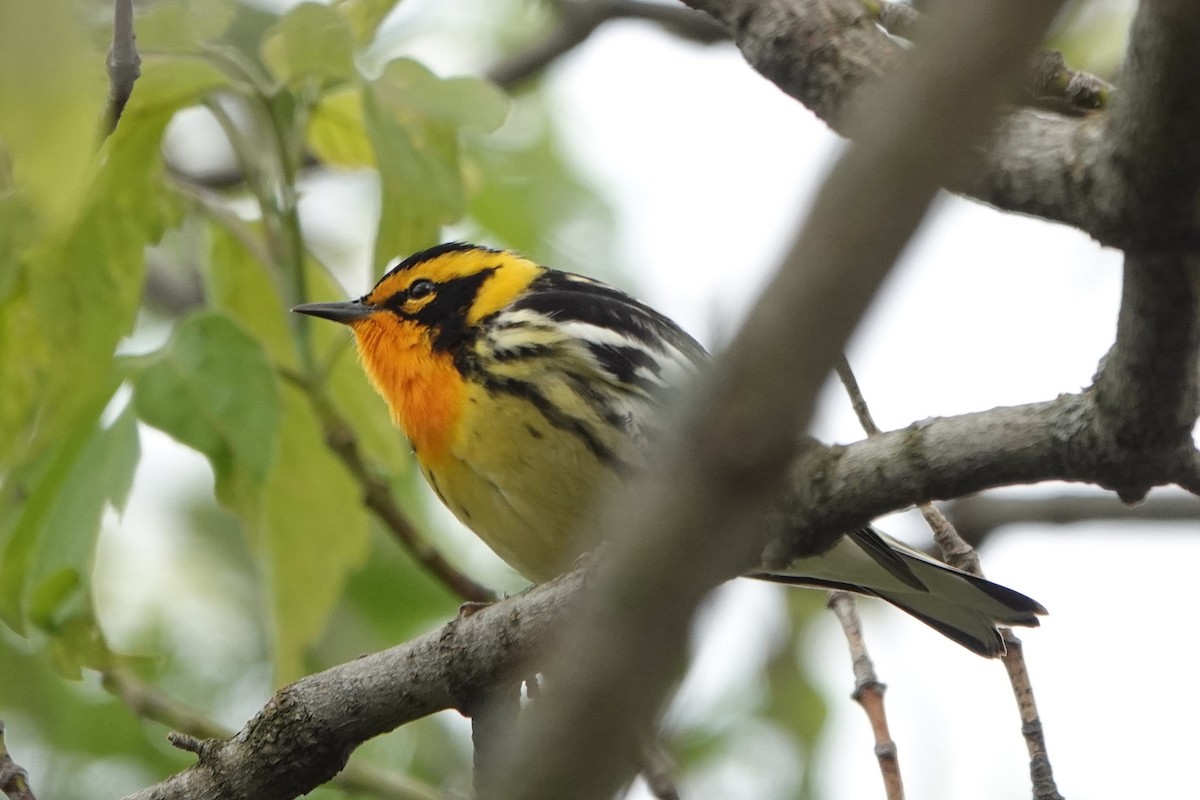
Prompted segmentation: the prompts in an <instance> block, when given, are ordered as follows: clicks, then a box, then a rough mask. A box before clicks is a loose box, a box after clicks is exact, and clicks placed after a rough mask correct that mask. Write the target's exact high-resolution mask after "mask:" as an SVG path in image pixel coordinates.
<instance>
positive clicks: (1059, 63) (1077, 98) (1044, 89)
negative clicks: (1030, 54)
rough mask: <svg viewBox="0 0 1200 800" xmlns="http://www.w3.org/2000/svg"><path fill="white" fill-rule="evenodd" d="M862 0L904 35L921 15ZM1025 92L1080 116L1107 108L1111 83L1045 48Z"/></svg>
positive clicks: (1036, 101) (1040, 103)
mask: <svg viewBox="0 0 1200 800" xmlns="http://www.w3.org/2000/svg"><path fill="white" fill-rule="evenodd" d="M863 4H864V5H865V6H866V7H867V10H868V11H869V12H870V14H871V15H872V16H873V17H874V19H875V21H876V22H878V23H879V25H880V27H882V28H883V29H884V30H885V31H887V32H888V33H890V34H891V35H892V36H899V37H902V38H907V37H908V36H909V35H910V34H911V33H912V29H913V26H914V25H915V24H916V23H917V21H918V20H919V19H920V18H921V12H919V11H917V9H915V8H913V7H912V6H911V5H909V4H908V3H897V2H888V0H863ZM1025 88H1026V94H1027V95H1028V98H1029V100H1030V102H1031V103H1032V104H1033V105H1034V106H1037V107H1038V108H1045V109H1049V110H1052V111H1057V112H1059V113H1060V114H1070V115H1074V116H1080V115H1083V114H1087V113H1091V112H1093V111H1099V110H1100V109H1103V108H1107V107H1108V104H1109V102H1110V100H1111V99H1112V93H1113V90H1114V88H1115V87H1114V86H1113V85H1112V84H1111V83H1109V82H1108V81H1106V80H1104V79H1103V78H1100V77H1097V76H1095V75H1092V74H1090V73H1087V72H1080V71H1078V70H1074V69H1071V68H1070V67H1068V66H1067V64H1066V61H1065V60H1064V59H1063V57H1062V53H1059V52H1058V51H1056V50H1045V51H1042V52H1040V53H1038V54H1037V55H1036V56H1034V58H1033V61H1032V62H1031V63H1030V70H1029V81H1028V82H1027V84H1026V87H1025Z"/></svg>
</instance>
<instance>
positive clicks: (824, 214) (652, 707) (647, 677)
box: [488, 0, 1057, 800]
mask: <svg viewBox="0 0 1200 800" xmlns="http://www.w3.org/2000/svg"><path fill="white" fill-rule="evenodd" d="M781 5H782V4H781V3H764V4H763V7H766V6H770V7H771V8H773V9H775V10H777V11H778V10H781ZM968 6H969V7H968ZM1056 8H1057V5H1056V4H1054V3H1044V2H1033V0H1029V1H1028V2H1021V3H1017V4H1016V5H1014V3H1013V2H1012V0H1004V1H1003V2H999V0H995V1H994V2H981V3H971V4H961V3H960V4H950V5H943V6H941V10H942V12H943V13H942V14H941V15H940V16H938V17H935V25H936V27H935V30H934V31H933V32H932V33H933V35H932V36H931V40H930V41H929V43H928V44H927V45H926V46H925V47H923V48H919V49H917V50H916V51H915V52H914V53H913V57H912V60H911V63H910V64H909V65H908V66H909V69H908V70H907V71H906V72H905V73H904V74H903V76H902V77H901V79H900V80H899V81H898V82H897V83H896V84H895V85H893V86H891V87H889V91H887V92H880V93H879V94H878V95H876V96H873V97H872V98H870V99H871V100H873V101H874V104H875V107H874V108H873V109H872V110H873V111H874V112H876V113H874V114H872V115H871V116H870V117H868V116H866V115H865V109H867V108H868V106H866V105H859V107H858V110H857V116H855V117H852V118H851V120H850V122H849V124H850V126H851V129H852V130H854V131H855V132H857V133H858V134H859V137H858V138H857V139H856V141H855V145H854V146H853V147H851V149H850V150H849V151H848V152H847V153H846V155H845V156H844V157H843V159H842V160H841V161H840V162H839V163H838V164H837V166H836V167H835V168H834V170H833V173H832V174H831V176H830V178H829V180H828V182H827V183H826V185H825V187H824V189H823V191H822V193H821V196H820V197H819V198H818V200H817V202H816V204H815V206H814V209H813V212H812V214H811V216H810V217H809V219H808V220H807V221H806V224H805V226H804V228H803V230H802V232H801V234H800V236H799V237H798V239H797V242H796V244H795V246H794V247H793V249H792V251H791V252H790V253H789V254H788V256H787V258H786V259H785V263H784V265H783V267H782V268H781V269H780V271H779V273H778V274H777V276H776V277H775V279H774V281H773V282H772V284H771V285H770V287H769V288H768V290H767V292H766V293H765V294H764V295H763V299H762V300H761V301H760V302H759V304H758V305H757V307H756V308H755V310H754V311H753V312H752V313H751V316H750V318H749V320H748V321H747V323H746V325H745V327H744V328H743V329H742V331H741V332H740V333H739V335H738V336H737V338H736V339H735V340H734V342H733V344H732V345H731V346H730V348H729V350H728V351H727V352H726V353H725V354H723V356H722V357H720V358H719V359H717V361H716V362H715V364H714V369H713V371H712V372H711V373H710V375H709V377H708V381H707V383H706V385H704V386H702V387H701V388H700V389H699V391H698V393H697V395H696V396H695V398H694V400H693V403H692V406H691V407H690V408H689V409H688V412H687V413H686V415H685V417H684V419H683V420H681V424H680V425H679V427H677V428H676V430H677V431H679V433H677V434H676V436H677V437H678V438H676V439H675V440H674V444H673V445H672V446H669V447H667V448H666V449H665V454H664V456H663V457H662V459H661V460H660V461H659V462H658V464H657V467H658V469H657V470H656V471H655V472H653V473H651V475H650V476H648V477H647V478H646V479H644V481H642V482H639V483H640V485H639V486H637V487H632V488H631V489H630V495H631V496H632V497H633V501H632V502H630V500H629V497H623V498H622V499H621V501H618V502H614V503H613V504H611V506H610V508H609V509H608V510H609V513H608V514H607V515H606V519H604V520H603V522H604V525H603V530H605V531H606V532H618V531H619V532H620V535H619V536H616V537H609V538H611V539H612V540H613V541H614V547H613V560H612V562H611V563H609V564H606V566H608V567H610V568H609V569H605V570H602V571H601V573H600V575H599V576H598V577H597V579H596V585H595V591H594V592H589V595H588V600H589V601H590V602H587V603H584V604H583V606H582V608H581V609H580V612H579V613H578V615H577V616H575V617H574V618H573V624H572V625H571V627H570V628H569V629H568V630H566V631H564V633H563V636H562V638H561V640H560V641H559V642H558V643H557V645H556V653H557V656H556V657H555V658H553V659H552V660H551V661H550V662H549V664H548V667H547V669H548V670H549V674H551V675H557V676H558V681H557V682H555V683H554V684H552V685H551V686H550V687H549V688H548V689H547V691H546V692H545V695H544V699H543V702H541V703H538V704H536V705H534V706H532V707H531V708H529V709H528V710H527V711H526V713H525V715H524V718H523V723H525V724H523V725H522V726H520V727H519V729H518V732H517V733H518V735H517V736H516V737H515V741H514V756H513V758H512V759H511V761H510V762H509V770H508V772H507V775H506V776H505V777H506V781H505V782H504V783H503V784H500V785H498V786H496V787H495V789H494V791H492V792H490V793H489V795H488V796H490V797H504V798H518V797H519V798H523V799H524V800H534V799H535V798H539V799H540V798H560V797H565V796H572V797H576V798H581V800H583V799H584V798H600V797H607V796H610V795H611V793H612V792H613V791H614V790H615V789H616V788H617V787H618V786H620V785H621V783H622V782H623V781H624V780H625V779H626V778H627V777H628V774H629V770H630V758H629V755H630V754H629V752H628V746H629V743H630V742H633V741H637V740H638V738H639V735H640V734H641V733H643V732H644V731H645V730H646V729H647V728H648V727H650V726H651V725H652V724H653V722H654V719H655V717H656V710H657V709H658V708H659V707H660V705H661V703H662V700H663V698H664V697H665V695H666V694H667V692H668V690H669V687H670V685H671V683H672V681H673V676H674V675H675V674H676V672H677V670H678V668H679V664H680V661H681V659H682V656H683V652H684V650H685V644H686V640H687V631H688V622H689V620H690V618H691V615H692V613H693V612H694V610H695V608H696V605H697V604H698V603H699V602H700V600H701V599H702V597H703V596H704V594H705V593H706V592H707V591H708V590H709V589H711V588H712V587H713V586H715V585H716V584H717V583H719V582H720V581H722V580H725V579H728V578H730V577H733V576H734V575H737V574H738V573H739V572H741V571H743V570H745V569H746V568H748V567H750V566H751V565H752V564H753V563H754V560H755V558H756V556H757V555H758V553H759V552H760V547H761V542H762V539H761V536H762V534H761V532H760V531H759V530H757V529H758V528H759V527H760V525H759V523H760V522H761V519H762V518H761V509H763V508H765V507H766V506H767V504H768V502H769V501H770V500H772V499H773V498H774V497H776V496H777V495H778V490H779V489H780V488H782V471H783V468H784V467H785V466H786V461H787V459H789V458H790V457H791V455H792V453H793V450H794V447H795V442H796V438H797V436H798V435H799V434H800V433H801V432H802V431H803V429H804V427H805V426H806V425H807V422H808V417H809V414H810V413H811V409H812V405H813V402H814V400H815V398H816V395H817V392H818V391H819V389H820V388H821V386H822V384H823V382H824V379H825V376H826V375H827V374H828V372H829V370H830V368H831V367H832V365H833V363H834V361H835V359H836V357H837V355H838V353H839V352H840V351H841V349H842V346H843V344H844V342H845V340H846V338H847V337H848V336H849V334H850V331H851V330H852V328H853V326H854V324H855V323H856V321H857V319H858V318H859V316H860V315H861V314H862V312H863V310H864V309H865V307H866V305H867V303H868V302H869V301H870V299H871V298H872V296H873V295H874V293H875V290H876V289H877V287H878V285H879V283H880V281H882V279H883V277H884V276H885V275H886V274H887V271H888V269H889V268H890V266H891V264H892V263H893V261H894V260H895V257H896V256H897V254H898V253H899V251H900V249H901V248H902V247H903V246H904V244H905V242H906V241H907V240H908V237H909V236H910V235H911V234H912V232H913V230H914V229H915V228H916V226H917V225H918V224H919V223H920V221H921V219H922V218H923V216H924V213H925V210H926V208H927V207H928V205H929V203H930V202H931V201H932V200H933V197H934V196H935V193H936V190H937V187H938V186H939V185H940V184H941V183H942V181H943V180H944V178H945V177H946V176H947V175H949V174H950V171H951V170H952V169H953V168H954V166H955V165H956V164H957V163H958V162H959V159H961V158H963V157H964V155H965V154H966V153H968V152H969V149H970V147H971V146H972V145H973V143H974V142H975V141H976V139H977V137H979V136H981V135H982V134H983V133H984V132H985V131H986V130H987V129H988V127H989V126H990V125H991V121H992V120H993V119H994V115H995V113H996V111H995V110H996V108H997V104H998V103H999V102H1001V101H1002V100H1005V99H1007V98H1009V97H1011V96H1012V93H1013V92H1014V91H1015V90H1016V87H1017V86H1018V84H1019V83H1020V79H1021V77H1022V73H1023V62H1022V63H1021V64H1012V63H1011V60H1010V59H1006V57H1005V54H1010V53H1012V52H1014V51H1015V52H1018V53H1020V52H1024V51H1027V50H1029V49H1031V48H1032V46H1033V45H1034V44H1035V43H1036V41H1037V39H1038V37H1040V35H1041V33H1042V31H1043V30H1044V27H1045V26H1046V25H1047V24H1048V23H1049V21H1050V19H1051V18H1052V16H1053V14H1054V11H1055V10H1056ZM746 13H747V15H748V16H749V17H753V15H754V11H753V10H752V9H747V10H746ZM744 21H745V20H744V19H741V20H738V22H744ZM862 25H863V26H871V27H872V29H873V23H870V22H869V21H868V20H865V18H864V19H863V21H862ZM734 27H735V31H736V28H737V26H734ZM833 35H836V34H833ZM1006 61H1008V62H1009V63H1006ZM998 64H999V65H1001V66H1000V68H997V65H998ZM809 66H811V67H812V68H813V69H815V70H818V71H820V70H821V68H822V66H821V64H819V63H815V62H814V63H812V64H810V65H809ZM947 75H948V76H949V78H948V79H945V80H943V76H947ZM931 118H932V119H934V120H936V121H937V122H938V123H940V124H936V125H932V126H931V125H930V124H929V120H930V119H931ZM868 120H869V122H868ZM861 219H871V220H882V221H883V223H882V224H880V225H879V226H878V227H877V228H876V229H875V230H873V231H872V235H871V236H863V235H862V233H861V230H860V228H859V225H858V222H857V221H858V220H861ZM798 342H799V343H803V347H797V343H798ZM837 535H838V532H836V531H829V530H826V531H824V532H823V533H822V534H821V535H819V536H815V537H814V538H813V540H812V541H811V542H810V544H811V545H812V547H810V549H809V550H808V552H809V553H812V552H818V551H819V550H820V549H821V546H822V545H826V546H827V545H828V543H830V542H831V541H832V540H833V538H835V537H836V536H837ZM579 653H587V654H589V661H588V662H587V664H586V668H581V667H580V665H579V664H578V662H577V660H576V659H577V654H579ZM598 709H599V711H598ZM584 718H587V719H588V720H589V724H588V725H583V726H581V725H576V724H572V721H575V720H579V719H584Z"/></svg>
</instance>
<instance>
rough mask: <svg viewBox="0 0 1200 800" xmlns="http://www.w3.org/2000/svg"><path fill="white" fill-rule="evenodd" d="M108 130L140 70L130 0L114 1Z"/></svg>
mask: <svg viewBox="0 0 1200 800" xmlns="http://www.w3.org/2000/svg"><path fill="white" fill-rule="evenodd" d="M107 65H108V84H109V89H108V115H107V118H108V130H107V133H112V132H113V131H114V130H116V127H117V122H118V121H119V120H120V119H121V113H122V112H123V111H124V110H125V104H126V103H128V102H129V96H130V95H131V94H133V84H134V83H135V82H136V81H137V79H138V78H139V77H140V76H141V74H142V57H141V56H140V55H138V50H137V37H136V36H134V33H133V0H116V2H115V3H114V4H113V40H112V46H111V47H109V48H108V59H107Z"/></svg>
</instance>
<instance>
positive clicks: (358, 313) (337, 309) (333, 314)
mask: <svg viewBox="0 0 1200 800" xmlns="http://www.w3.org/2000/svg"><path fill="white" fill-rule="evenodd" d="M374 310H375V309H374V308H373V307H372V306H369V305H367V304H366V303H364V302H362V301H361V300H347V301H344V302H341V303H305V304H304V305H302V306H296V307H295V308H293V309H292V311H295V312H296V313H298V314H308V315H309V316H310V317H320V318H321V319H331V320H333V321H334V322H340V323H342V324H343V325H349V324H350V323H352V322H357V321H358V320H360V319H365V318H366V317H368V316H369V315H370V314H371V312H372V311H374Z"/></svg>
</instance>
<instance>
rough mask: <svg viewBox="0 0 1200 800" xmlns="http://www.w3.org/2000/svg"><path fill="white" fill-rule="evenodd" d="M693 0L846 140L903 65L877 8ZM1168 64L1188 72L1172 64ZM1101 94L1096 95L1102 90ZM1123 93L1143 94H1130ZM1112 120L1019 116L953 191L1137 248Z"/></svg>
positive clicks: (1186, 102)
mask: <svg viewBox="0 0 1200 800" xmlns="http://www.w3.org/2000/svg"><path fill="white" fill-rule="evenodd" d="M685 2H686V3H687V4H688V5H690V6H692V7H693V8H697V9H701V10H703V11H706V12H708V13H709V14H711V15H712V16H713V17H714V18H716V19H717V20H718V21H719V22H721V23H722V24H724V25H725V26H726V28H728V29H729V31H730V34H731V35H732V36H733V39H734V41H735V42H736V43H737V46H738V47H739V48H740V49H741V51H742V53H743V54H744V55H745V56H746V60H747V61H748V62H749V63H750V65H751V66H752V67H754V68H755V69H757V70H758V71H759V72H761V73H762V74H763V75H764V76H765V77H766V78H768V79H769V80H771V81H773V82H774V83H775V84H777V85H778V86H779V88H780V89H782V90H783V91H784V92H786V93H788V94H789V95H791V96H792V97H794V98H796V99H797V100H799V101H800V102H801V103H803V104H804V105H805V106H807V107H808V108H809V109H810V110H811V111H813V112H814V113H815V114H816V115H817V116H818V117H820V118H821V119H822V120H824V121H825V122H826V123H828V124H829V125H830V127H832V128H833V129H834V130H835V131H837V132H838V133H841V134H843V135H847V136H852V135H853V134H852V132H851V131H850V130H849V129H848V128H847V124H846V123H847V119H846V115H845V108H846V107H847V104H848V102H849V99H850V98H851V97H852V96H854V95H855V94H856V93H858V92H859V91H860V90H861V88H862V87H863V86H864V85H865V84H867V83H869V82H870V81H871V80H872V79H875V78H877V77H879V76H882V75H889V74H892V73H893V72H894V71H895V69H896V67H897V64H898V63H899V61H900V59H901V55H902V49H901V48H900V46H899V45H898V44H897V43H896V42H895V41H893V40H891V39H889V38H888V36H887V35H886V34H884V33H883V32H882V31H880V30H879V29H878V28H877V27H876V26H875V24H874V23H875V19H876V18H877V17H878V10H876V13H875V15H873V14H872V10H871V6H872V5H877V4H872V3H863V2H861V0H685ZM1175 5H1176V6H1178V3H1176V4H1175ZM1173 13H1174V12H1173ZM1178 13H1183V12H1178ZM928 23H929V20H928V19H927V18H924V17H923V18H921V19H919V20H917V21H916V22H915V23H913V25H912V29H913V33H912V36H913V38H914V39H915V40H917V43H918V47H919V46H920V39H921V35H922V33H921V31H922V27H923V26H925V25H927V24H928ZM1186 30H1188V29H1187V28H1182V29H1179V30H1177V31H1176V33H1179V34H1180V35H1179V39H1180V41H1182V40H1183V39H1184V38H1185V37H1184V35H1183V34H1182V33H1181V32H1180V31H1186ZM1007 58H1011V54H1009V55H1008V56H1007ZM1174 58H1176V60H1179V58H1182V56H1179V57H1174ZM1162 66H1163V67H1164V68H1168V67H1169V68H1172V69H1175V68H1177V67H1180V66H1183V65H1181V64H1177V63H1175V61H1171V62H1169V63H1164V64H1163V65H1162ZM947 74H950V73H947ZM1173 74H1174V75H1180V74H1192V73H1186V72H1179V71H1175V72H1174V73H1173ZM1064 76H1065V78H1066V82H1067V84H1068V86H1067V87H1066V88H1064V89H1063V91H1064V92H1066V93H1068V94H1069V93H1071V92H1078V93H1080V94H1081V96H1087V95H1088V94H1089V92H1088V91H1085V90H1082V89H1080V87H1079V85H1078V82H1076V85H1075V87H1074V88H1071V86H1070V84H1071V78H1072V76H1070V75H1069V74H1066V73H1060V74H1058V75H1057V77H1054V78H1053V80H1052V81H1051V82H1052V83H1054V82H1061V81H1062V80H1063V78H1064ZM1175 85H1176V86H1177V85H1178V82H1176V84H1175ZM1094 88H1095V91H1093V92H1092V93H1091V94H1092V95H1093V96H1094V95H1095V94H1096V93H1097V92H1099V91H1100V88H1099V87H1094ZM1180 93H1186V89H1184V88H1180V89H1179V93H1177V95H1176V96H1173V98H1172V102H1175V101H1178V102H1179V103H1181V104H1182V107H1183V108H1190V107H1192V106H1194V105H1195V102H1196V100H1195V98H1194V97H1191V98H1184V97H1182V94H1180ZM1121 94H1122V96H1124V95H1126V94H1135V92H1134V91H1133V90H1132V87H1127V88H1126V90H1125V91H1123V92H1122V93H1121ZM1132 102H1139V103H1140V102H1145V101H1144V100H1137V101H1132ZM1164 102H1165V99H1164ZM1114 113H1115V109H1114ZM1122 116H1131V115H1122ZM1183 116H1184V120H1183V121H1182V122H1181V123H1180V125H1179V126H1178V128H1179V129H1180V132H1182V130H1183V129H1188V130H1192V131H1194V130H1196V127H1195V125H1194V124H1191V127H1190V128H1188V125H1189V122H1188V120H1190V116H1189V115H1188V114H1185V115H1183ZM1107 120H1108V115H1106V114H1093V115H1090V116H1086V117H1076V118H1070V119H1068V118H1064V117H1060V116H1057V115H1053V114H1047V113H1045V112H1041V111H1033V110H1029V109H1019V110H1015V111H1013V112H1011V113H1010V114H1008V115H1007V117H1006V118H1005V119H1004V120H1003V121H1002V122H1001V123H1000V124H999V125H998V126H997V127H996V128H995V130H993V132H992V134H991V136H990V137H989V139H988V141H987V142H985V143H984V144H983V145H982V146H981V147H980V148H979V149H978V150H977V153H976V158H975V159H974V161H973V162H972V163H970V164H968V165H966V167H965V168H964V169H963V170H961V171H959V172H957V173H955V174H952V175H950V176H948V177H947V178H946V180H945V181H944V185H945V186H946V187H947V188H949V189H951V190H953V191H956V192H961V193H963V194H966V195H968V196H970V197H974V198H976V199H978V200H982V201H983V202H985V203H989V204H991V205H993V206H996V207H997V208H1000V209H1003V210H1007V211H1016V212H1020V213H1022V214H1030V215H1034V216H1039V217H1043V218H1045V219H1049V220H1052V221H1056V222H1063V223H1066V224H1068V225H1072V226H1074V227H1076V228H1079V229H1080V230H1082V231H1084V232H1086V233H1088V234H1090V235H1091V236H1093V237H1095V238H1096V239H1097V240H1098V241H1100V242H1102V243H1104V244H1109V245H1113V246H1116V247H1123V246H1124V245H1126V244H1129V243H1131V242H1136V241H1138V240H1139V239H1140V238H1141V237H1142V235H1143V232H1142V231H1140V230H1139V229H1138V227H1137V226H1136V225H1135V224H1134V223H1133V221H1132V220H1131V219H1129V218H1127V217H1126V216H1124V215H1123V212H1122V210H1121V209H1122V208H1123V207H1124V206H1125V205H1126V203H1125V199H1124V198H1123V197H1122V196H1121V195H1122V192H1123V189H1122V186H1123V184H1124V182H1125V181H1126V179H1130V178H1137V177H1138V176H1134V175H1130V174H1129V169H1128V165H1124V164H1121V163H1119V162H1115V161H1114V160H1112V159H1111V158H1108V157H1107V154H1106V153H1105V151H1104V149H1103V148H1102V146H1101V145H1102V143H1103V140H1104V136H1105V129H1106V125H1107ZM1192 149H1194V148H1192ZM1167 152H1177V151H1172V150H1169V151H1167ZM1137 183H1140V184H1141V185H1144V186H1145V187H1146V188H1147V189H1151V188H1152V187H1153V186H1154V184H1153V183H1152V182H1151V181H1150V180H1149V179H1148V178H1146V177H1144V176H1142V177H1141V178H1139V179H1138V181H1137ZM1183 208H1185V207H1182V206H1180V207H1176V211H1175V212H1174V214H1173V216H1174V217H1175V219H1176V221H1177V222H1178V223H1179V224H1178V225H1177V226H1176V235H1177V237H1179V238H1181V239H1182V240H1183V241H1185V242H1186V243H1188V244H1189V246H1195V245H1196V244H1197V243H1200V225H1198V224H1197V220H1196V219H1195V216H1194V215H1188V214H1187V213H1186V212H1185V211H1183V210H1181V209H1183ZM1186 208H1190V207H1186Z"/></svg>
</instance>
